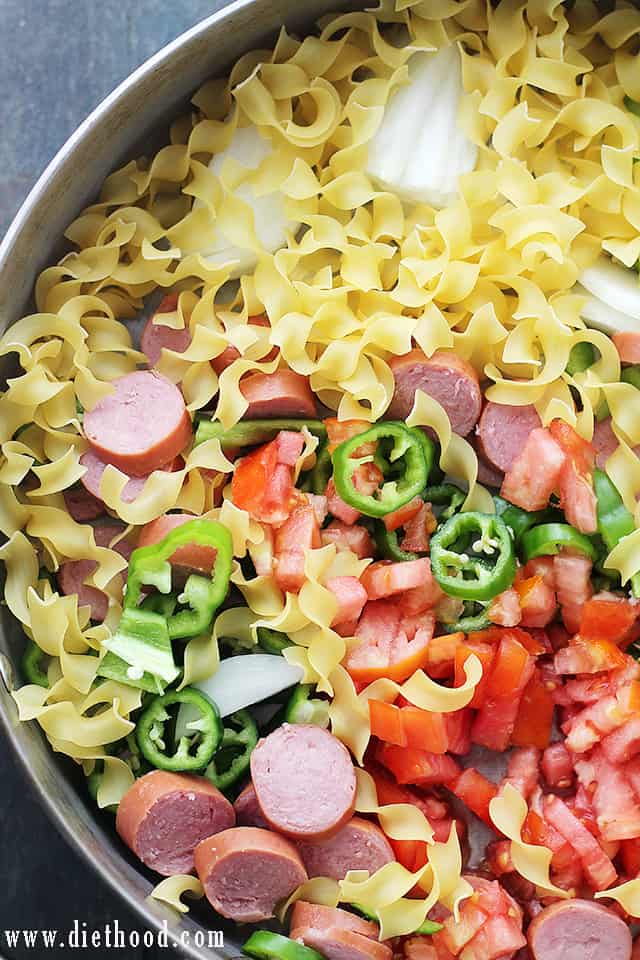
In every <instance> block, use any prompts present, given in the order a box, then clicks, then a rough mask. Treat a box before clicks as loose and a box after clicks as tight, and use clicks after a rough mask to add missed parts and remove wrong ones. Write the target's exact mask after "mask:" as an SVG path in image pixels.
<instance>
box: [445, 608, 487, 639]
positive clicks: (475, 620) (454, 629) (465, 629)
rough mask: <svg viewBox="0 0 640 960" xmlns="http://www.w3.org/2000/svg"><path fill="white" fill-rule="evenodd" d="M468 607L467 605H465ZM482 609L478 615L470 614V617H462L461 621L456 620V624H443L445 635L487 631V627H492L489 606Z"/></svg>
mask: <svg viewBox="0 0 640 960" xmlns="http://www.w3.org/2000/svg"><path fill="white" fill-rule="evenodd" d="M465 606H466V604H465ZM481 606H482V609H481V610H480V611H479V612H478V613H474V614H469V615H468V616H464V617H461V618H460V619H459V620H456V621H455V622H454V623H443V624H441V627H442V632H443V633H475V632H476V631H478V630H486V629H487V627H490V626H491V620H489V614H488V612H487V611H488V604H486V605H482V604H481Z"/></svg>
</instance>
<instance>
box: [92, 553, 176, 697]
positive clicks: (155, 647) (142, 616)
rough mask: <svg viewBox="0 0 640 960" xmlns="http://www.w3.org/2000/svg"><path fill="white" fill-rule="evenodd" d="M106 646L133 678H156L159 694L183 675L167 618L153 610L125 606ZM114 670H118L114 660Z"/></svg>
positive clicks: (112, 666) (112, 665)
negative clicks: (174, 650)
mask: <svg viewBox="0 0 640 960" xmlns="http://www.w3.org/2000/svg"><path fill="white" fill-rule="evenodd" d="M145 549H146V548H145ZM105 646H107V648H108V650H109V652H110V653H113V654H114V655H115V656H117V657H118V658H119V659H120V660H122V661H123V662H124V663H126V664H127V665H128V668H131V673H130V679H136V680H139V679H142V678H143V677H144V675H145V674H151V676H153V677H157V678H158V680H157V686H156V688H155V689H156V692H160V691H161V690H162V689H164V687H165V686H166V685H167V684H169V683H173V681H174V680H175V679H176V677H177V676H178V674H179V673H180V671H179V670H178V668H177V666H176V664H175V661H174V659H173V649H172V647H171V638H170V637H169V631H168V629H167V621H166V618H165V617H163V616H162V615H161V614H159V613H153V611H151V610H143V609H142V607H132V608H130V609H128V608H127V607H126V606H125V608H124V610H123V611H122V616H121V617H120V623H119V624H118V629H117V630H116V632H115V634H114V635H113V637H111V638H110V639H109V640H108V641H107V642H106V643H105ZM111 669H112V670H115V669H116V665H115V662H114V661H112V664H111ZM142 689H145V688H144V687H143V688H142Z"/></svg>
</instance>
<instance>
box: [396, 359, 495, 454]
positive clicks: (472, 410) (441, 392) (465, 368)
mask: <svg viewBox="0 0 640 960" xmlns="http://www.w3.org/2000/svg"><path fill="white" fill-rule="evenodd" d="M389 366H390V368H391V372H392V373H393V377H394V380H395V392H394V394H393V399H392V400H391V404H390V406H389V409H388V411H387V417H388V418H389V419H394V420H406V419H407V417H408V416H409V414H410V413H411V409H412V407H413V401H414V399H415V395H416V390H422V391H423V392H424V393H426V394H427V395H428V396H430V397H433V399H434V400H437V401H438V403H439V404H440V405H441V406H442V407H444V410H445V412H446V414H447V416H448V417H449V420H450V422H451V429H452V430H453V431H454V433H458V434H460V436H462V437H464V436H466V435H467V434H468V433H470V432H471V430H473V428H474V427H475V425H476V423H477V422H478V417H479V416H480V410H481V409H482V393H481V391H480V383H479V381H478V375H477V373H476V372H475V370H474V369H473V367H472V366H471V364H470V363H467V361H466V360H463V359H462V358H461V357H458V356H456V354H455V353H452V352H450V351H448V350H436V352H435V353H434V354H433V356H432V357H427V356H426V354H424V353H423V352H422V350H417V349H416V350H411V351H410V352H409V353H405V354H403V355H402V356H401V357H394V358H393V359H392V360H391V361H390V362H389Z"/></svg>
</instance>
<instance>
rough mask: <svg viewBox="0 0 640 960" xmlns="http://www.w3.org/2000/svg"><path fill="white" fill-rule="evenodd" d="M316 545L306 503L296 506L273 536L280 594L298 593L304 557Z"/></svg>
mask: <svg viewBox="0 0 640 960" xmlns="http://www.w3.org/2000/svg"><path fill="white" fill-rule="evenodd" d="M320 544H321V541H320V526H319V524H318V518H317V516H316V512H315V510H314V509H313V507H312V506H311V504H310V503H308V502H304V503H300V504H299V506H297V507H296V508H295V509H294V511H293V513H291V515H290V516H289V517H288V519H287V520H286V521H285V522H284V523H283V524H282V526H281V527H279V528H278V529H277V530H276V533H275V541H274V551H275V560H274V570H275V579H276V583H277V584H278V586H279V587H280V589H281V590H283V591H288V592H289V593H297V592H298V591H299V590H300V588H301V587H302V585H303V583H304V581H305V574H304V563H305V553H306V552H308V551H309V550H313V549H316V548H317V547H319V546H320ZM354 579H355V578H354ZM345 619H346V618H345Z"/></svg>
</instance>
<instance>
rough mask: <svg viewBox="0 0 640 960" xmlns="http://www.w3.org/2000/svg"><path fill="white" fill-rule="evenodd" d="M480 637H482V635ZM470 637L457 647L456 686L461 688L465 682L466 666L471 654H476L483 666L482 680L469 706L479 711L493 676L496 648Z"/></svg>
mask: <svg viewBox="0 0 640 960" xmlns="http://www.w3.org/2000/svg"><path fill="white" fill-rule="evenodd" d="M478 635H479V636H481V634H478ZM470 637H471V635H470V634H469V636H468V637H467V638H466V639H465V640H464V641H463V642H462V643H461V644H460V645H459V646H458V647H457V649H456V652H455V686H456V687H461V686H462V685H463V683H464V682H465V680H466V674H465V672H464V665H465V663H466V662H467V660H468V659H469V657H470V656H471V654H472V653H474V654H475V655H476V657H477V658H478V659H479V661H480V663H481V664H482V679H481V680H480V683H479V684H478V686H477V687H476V689H475V690H474V692H473V699H472V700H471V703H470V704H469V706H470V707H474V708H475V709H476V710H477V709H479V708H480V707H481V706H482V704H483V703H484V700H485V696H486V692H487V684H488V683H489V676H490V674H491V666H492V664H493V658H494V656H495V647H493V646H491V645H490V644H488V643H482V642H481V641H479V640H476V641H474V640H471V639H470Z"/></svg>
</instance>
